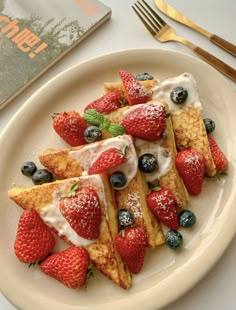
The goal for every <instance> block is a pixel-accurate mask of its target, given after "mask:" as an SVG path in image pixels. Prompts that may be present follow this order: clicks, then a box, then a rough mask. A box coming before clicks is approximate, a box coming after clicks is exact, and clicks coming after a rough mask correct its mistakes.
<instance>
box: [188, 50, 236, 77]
mask: <svg viewBox="0 0 236 310" xmlns="http://www.w3.org/2000/svg"><path fill="white" fill-rule="evenodd" d="M191 49H192V50H193V52H195V53H196V54H197V55H198V56H200V57H201V58H202V59H204V60H205V61H206V62H208V63H209V64H210V65H212V66H213V67H214V68H215V69H217V70H218V71H220V72H221V73H223V74H225V75H226V76H227V77H229V78H230V79H232V80H233V81H235V82H236V70H235V69H233V68H232V67H230V66H229V65H227V64H226V63H224V62H223V61H222V60H220V59H218V58H216V57H215V56H213V55H212V54H210V53H208V52H207V51H205V50H204V49H202V48H201V47H199V46H196V45H193V46H192V47H191Z"/></svg>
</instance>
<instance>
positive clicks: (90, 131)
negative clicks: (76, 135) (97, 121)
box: [84, 126, 102, 143]
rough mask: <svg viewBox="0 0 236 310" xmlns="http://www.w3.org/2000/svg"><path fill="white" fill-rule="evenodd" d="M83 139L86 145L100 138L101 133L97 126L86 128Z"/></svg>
mask: <svg viewBox="0 0 236 310" xmlns="http://www.w3.org/2000/svg"><path fill="white" fill-rule="evenodd" d="M84 138H85V140H86V141H87V142H88V143H91V142H95V141H98V140H100V139H101V138H102V132H101V130H100V129H99V128H98V127H97V126H88V127H87V128H86V129H85V131H84Z"/></svg>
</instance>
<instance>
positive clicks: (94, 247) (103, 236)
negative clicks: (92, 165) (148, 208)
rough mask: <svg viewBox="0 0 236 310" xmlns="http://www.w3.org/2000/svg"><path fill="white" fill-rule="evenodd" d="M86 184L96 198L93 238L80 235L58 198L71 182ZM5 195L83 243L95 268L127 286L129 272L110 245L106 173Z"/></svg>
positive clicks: (111, 214) (113, 228)
mask: <svg viewBox="0 0 236 310" xmlns="http://www.w3.org/2000/svg"><path fill="white" fill-rule="evenodd" d="M75 183H78V184H79V186H80V187H82V188H83V187H87V186H90V187H91V188H93V189H94V190H95V191H96V193H97V195H98V197H99V202H100V206H101V219H102V220H101V225H100V234H99V237H98V239H97V240H88V239H85V238H82V237H80V236H79V235H78V234H77V233H76V232H75V230H73V229H72V228H71V226H70V225H69V224H68V222H67V221H66V219H65V218H64V217H63V216H62V214H61V212H60V209H59V203H60V197H61V196H62V195H63V194H65V193H68V192H69V191H70V189H71V186H73V184H75ZM8 195H9V197H10V198H11V199H12V200H13V201H14V202H15V203H17V204H18V205H19V206H20V207H22V208H23V209H29V208H34V209H35V210H36V211H37V212H38V213H39V214H40V216H41V218H42V219H43V221H44V222H45V223H46V224H47V225H48V226H49V227H51V228H52V230H53V231H54V232H55V233H56V234H57V235H58V236H59V237H61V238H62V239H63V240H64V241H66V242H67V243H69V244H73V245H77V246H84V247H86V249H87V250H88V252H89V255H90V259H91V261H92V263H93V264H94V265H95V266H96V268H97V269H98V270H99V271H101V272H102V273H103V274H104V275H105V276H107V277H108V278H109V279H110V280H112V281H113V282H114V283H116V284H117V285H118V286H120V287H121V288H123V289H127V288H129V287H130V286H131V274H130V272H129V270H128V269H127V267H126V266H125V264H124V263H123V261H122V259H121V257H120V255H119V254H118V252H117V251H116V248H115V246H114V239H115V237H116V235H117V233H118V221H117V209H116V205H115V201H114V195H113V191H112V189H111V188H110V185H109V182H108V180H107V177H106V175H92V176H85V177H78V178H70V179H66V180H57V181H54V182H52V183H45V184H43V185H37V186H33V187H31V188H21V187H15V188H12V189H10V190H9V191H8Z"/></svg>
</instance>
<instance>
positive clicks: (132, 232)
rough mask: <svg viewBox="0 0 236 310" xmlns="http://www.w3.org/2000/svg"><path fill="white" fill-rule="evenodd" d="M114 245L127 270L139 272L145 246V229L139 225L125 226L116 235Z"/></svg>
mask: <svg viewBox="0 0 236 310" xmlns="http://www.w3.org/2000/svg"><path fill="white" fill-rule="evenodd" d="M115 245H116V248H117V251H118V252H119V253H120V256H121V257H122V259H123V260H124V262H125V263H126V265H127V266H128V268H129V270H130V271H131V272H132V273H139V272H140V271H141V269H142V267H143V263H144V257H145V252H146V247H147V234H146V231H145V230H144V229H143V228H141V227H130V228H126V229H124V230H122V231H121V232H120V233H119V234H118V235H117V236H116V240H115Z"/></svg>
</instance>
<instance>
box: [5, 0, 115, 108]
mask: <svg viewBox="0 0 236 310" xmlns="http://www.w3.org/2000/svg"><path fill="white" fill-rule="evenodd" d="M110 16H111V9H110V8H109V7H107V6H106V5H105V4H103V3H102V2H101V1H100V0H66V1H65V0H50V1H48V0H34V1H32V0H0V109H1V108H3V107H4V106H5V105H6V104H7V103H8V102H10V101H11V100H12V99H13V98H15V97H16V96H17V95H18V94H19V93H20V92H22V91H23V90H24V89H25V88H26V87H27V86H28V85H29V84H31V83H32V82H33V81H35V80H36V79H37V78H38V77H39V76H40V75H42V74H43V73H44V72H45V71H46V70H48V69H49V68H50V67H51V66H53V65H54V64H55V63H56V62H57V61H58V60H59V59H60V58H61V57H63V56H64V55H66V54H67V53H68V52H69V51H70V50H71V49H72V48H74V47H75V46H76V45H77V44H78V43H79V42H81V41H82V40H83V39H84V38H86V37H87V36H88V35H89V34H90V33H91V32H93V31H94V30H95V29H97V28H98V27H99V26H100V25H101V24H102V23H103V22H105V21H106V20H108V19H109V17H110Z"/></svg>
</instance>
